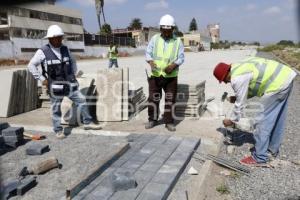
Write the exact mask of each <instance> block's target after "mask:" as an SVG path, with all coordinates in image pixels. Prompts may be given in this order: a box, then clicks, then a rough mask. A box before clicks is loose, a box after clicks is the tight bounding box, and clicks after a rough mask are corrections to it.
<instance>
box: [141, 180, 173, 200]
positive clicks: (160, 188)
mask: <svg viewBox="0 0 300 200" xmlns="http://www.w3.org/2000/svg"><path fill="white" fill-rule="evenodd" d="M168 190H169V185H167V184H160V183H153V182H150V183H149V184H148V185H147V186H146V187H145V188H144V189H143V190H142V192H141V193H140V194H139V196H138V197H137V200H162V199H166V197H167V196H168Z"/></svg>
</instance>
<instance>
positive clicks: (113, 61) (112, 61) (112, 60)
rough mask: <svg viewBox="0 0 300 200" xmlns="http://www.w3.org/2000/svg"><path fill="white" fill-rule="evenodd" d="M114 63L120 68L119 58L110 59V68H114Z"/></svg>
mask: <svg viewBox="0 0 300 200" xmlns="http://www.w3.org/2000/svg"><path fill="white" fill-rule="evenodd" d="M113 65H115V67H116V68H118V67H119V66H118V60H117V59H109V65H108V68H112V67H113Z"/></svg>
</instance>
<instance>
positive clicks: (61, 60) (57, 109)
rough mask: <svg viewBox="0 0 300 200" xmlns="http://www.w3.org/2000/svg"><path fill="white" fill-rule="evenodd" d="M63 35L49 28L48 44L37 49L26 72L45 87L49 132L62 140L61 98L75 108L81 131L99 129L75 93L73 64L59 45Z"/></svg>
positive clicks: (66, 51)
mask: <svg viewBox="0 0 300 200" xmlns="http://www.w3.org/2000/svg"><path fill="white" fill-rule="evenodd" d="M63 35H64V32H63V30H62V29H61V28H60V27H59V26H57V25H51V26H50V27H49V28H48V31H47V36H46V37H45V38H47V39H48V40H49V43H48V44H47V45H45V46H43V47H42V48H40V49H39V50H37V52H36V53H35V55H34V56H33V57H32V59H31V60H30V62H29V64H28V68H29V71H30V72H31V73H32V74H33V76H34V77H35V79H38V80H40V81H41V82H42V84H43V85H45V86H47V87H48V91H49V95H50V101H51V110H52V123H53V131H54V132H55V134H56V137H57V138H59V139H62V138H64V137H65V134H64V130H63V127H62V126H61V124H60V123H61V102H62V100H63V98H64V97H65V96H67V97H69V98H70V99H71V100H72V101H73V102H74V104H75V105H76V106H77V107H78V108H79V110H80V112H81V115H82V119H83V124H84V125H83V127H84V129H85V130H88V129H94V130H98V129H101V127H100V126H99V125H97V124H95V123H94V122H92V117H91V116H90V114H89V112H88V108H87V105H86V100H85V97H84V96H83V95H82V94H81V92H80V91H79V88H78V86H79V85H78V82H77V80H76V77H75V74H76V71H77V66H76V61H75V59H74V57H73V56H72V55H71V53H70V51H69V49H68V47H66V46H64V45H63V44H62V39H63ZM39 66H41V70H39Z"/></svg>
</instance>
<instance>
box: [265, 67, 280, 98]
mask: <svg viewBox="0 0 300 200" xmlns="http://www.w3.org/2000/svg"><path fill="white" fill-rule="evenodd" d="M283 67H284V65H283V64H281V63H280V64H278V66H277V67H276V69H275V71H274V73H273V74H272V76H271V77H270V79H269V80H268V82H267V83H266V85H265V86H264V88H263V90H262V94H264V93H265V91H266V90H267V89H268V87H269V86H270V85H271V83H272V82H273V81H274V80H275V79H276V78H277V77H278V75H279V73H280V72H281V70H282V68H283Z"/></svg>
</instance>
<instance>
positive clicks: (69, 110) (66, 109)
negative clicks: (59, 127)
mask: <svg viewBox="0 0 300 200" xmlns="http://www.w3.org/2000/svg"><path fill="white" fill-rule="evenodd" d="M77 81H78V83H79V91H80V92H81V94H82V95H83V96H85V98H86V101H87V105H88V109H89V111H90V112H91V109H92V108H91V107H93V105H92V104H91V102H92V100H93V99H94V95H95V85H94V83H95V79H93V78H90V77H81V78H77ZM61 112H62V116H63V117H62V119H61V124H68V125H70V126H76V125H78V124H79V123H80V121H79V120H81V118H80V119H78V118H79V116H81V115H78V113H77V112H78V108H77V107H76V106H75V104H74V103H73V102H72V101H71V100H70V99H69V98H67V97H64V99H63V101H62V103H61ZM92 112H93V111H92Z"/></svg>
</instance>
